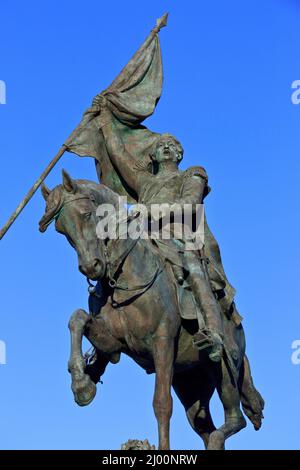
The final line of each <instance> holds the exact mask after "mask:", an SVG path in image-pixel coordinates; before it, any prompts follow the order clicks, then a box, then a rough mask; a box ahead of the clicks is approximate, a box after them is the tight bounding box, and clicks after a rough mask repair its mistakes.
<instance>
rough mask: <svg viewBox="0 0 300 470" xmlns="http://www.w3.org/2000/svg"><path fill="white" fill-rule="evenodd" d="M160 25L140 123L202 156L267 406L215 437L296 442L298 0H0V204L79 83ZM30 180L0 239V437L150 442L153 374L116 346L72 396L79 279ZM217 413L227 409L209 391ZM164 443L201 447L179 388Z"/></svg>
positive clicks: (25, 175)
mask: <svg viewBox="0 0 300 470" xmlns="http://www.w3.org/2000/svg"><path fill="white" fill-rule="evenodd" d="M165 11H169V12H170V17H169V25H168V27H167V28H165V29H163V30H162V31H161V34H160V36H161V45H162V52H163V61H164V73H165V82H164V91H163V96H162V98H161V101H160V103H159V106H158V108H157V110H156V113H155V115H154V116H153V117H152V118H151V119H150V120H148V122H147V125H148V126H149V127H150V128H151V129H153V130H155V131H158V132H163V131H168V132H171V133H173V134H175V135H176V136H177V137H178V138H179V139H180V140H181V141H182V144H183V146H184V148H185V159H184V162H183V168H185V167H187V166H190V165H198V164H200V165H202V166H204V167H205V168H206V170H207V172H208V175H209V178H210V185H211V186H212V192H211V194H210V195H209V197H208V198H207V200H206V207H207V208H206V211H207V216H208V219H209V222H210V225H211V227H212V229H213V231H214V233H215V235H216V237H217V239H218V241H219V243H220V245H221V249H222V254H223V260H224V264H225V267H226V270H227V273H228V277H229V279H230V280H231V281H232V283H233V284H234V285H235V287H236V288H237V291H238V295H237V303H238V306H239V309H240V311H241V313H242V314H243V316H244V327H245V330H246V335H247V351H248V356H249V358H250V361H251V364H252V372H253V376H254V379H255V383H256V385H257V387H258V388H259V390H260V391H261V393H262V394H263V396H264V398H265V400H266V410H265V422H264V425H263V428H262V429H261V431H259V432H257V433H256V432H255V431H254V430H253V428H252V426H251V425H250V423H249V425H248V427H247V428H246V429H245V430H244V431H242V432H240V433H239V434H238V435H236V436H234V437H232V438H231V439H229V440H228V441H227V448H228V449H295V448H299V442H300V436H299V433H300V430H299V421H300V412H299V389H300V365H298V366H296V365H293V364H292V362H291V354H292V349H291V343H292V341H294V340H295V339H300V299H299V263H300V256H299V246H298V243H299V240H300V234H299V231H300V223H299V207H298V205H299V186H300V184H299V176H300V171H299V170H300V163H299V162H300V159H299V155H300V140H299V132H300V130H299V129H300V105H298V106H295V105H293V104H292V103H291V93H292V90H291V84H292V82H293V81H294V80H297V79H300V35H299V22H300V4H299V1H296V0H294V1H293V0H265V1H261V0H251V1H250V0H244V1H243V2H241V1H238V0H235V1H234V0H229V1H226V2H224V1H222V0H216V1H214V2H204V1H196V0H194V1H185V2H171V1H158V0H152V1H151V2H140V1H136V0H134V1H130V2H123V1H120V0H114V1H111V2H104V1H90V0H87V1H85V2H82V1H80V2H79V1H78V0H72V1H71V0H65V1H56V0H52V1H45V2H37V1H33V0H28V1H27V2H21V1H20V0H17V1H15V2H2V3H1V7H0V17H1V27H0V65H1V66H0V80H4V81H5V82H6V85H7V104H6V105H0V133H1V134H0V136H1V138H0V153H1V167H0V168H1V186H0V204H1V206H0V207H1V211H0V222H1V225H2V224H4V222H5V221H6V219H7V217H8V216H9V215H10V213H11V212H12V210H13V209H14V208H15V206H16V205H17V203H19V201H20V200H21V199H22V197H23V196H24V194H25V193H26V191H27V189H28V188H29V187H30V186H31V184H32V183H33V181H34V180H35V179H36V178H37V176H38V175H39V174H40V172H41V171H42V170H43V168H44V167H45V166H46V164H47V163H48V162H49V160H50V159H51V158H52V157H53V156H54V154H55V153H56V151H57V150H58V148H59V146H60V145H61V143H63V142H64V140H65V139H66V137H67V136H68V135H69V133H70V132H71V131H72V129H73V128H74V127H75V125H76V124H77V123H78V121H79V120H80V118H81V114H82V112H83V111H84V110H85V109H86V108H87V106H88V105H89V104H90V101H91V99H92V97H93V96H94V95H95V94H96V93H98V92H99V91H101V90H102V89H104V88H105V87H106V86H107V85H109V84H110V82H111V81H112V80H113V79H114V78H115V76H116V74H117V73H118V72H119V71H120V69H121V68H122V66H123V65H124V64H125V63H126V62H127V61H128V59H129V58H130V57H131V55H132V54H133V53H134V52H135V51H136V49H137V48H138V47H139V45H140V44H141V42H142V41H143V40H144V38H145V37H146V35H147V34H148V32H149V31H150V29H151V28H152V27H153V26H154V24H155V20H156V18H157V17H159V16H161V15H162V14H163V13H164V12H165ZM62 167H64V168H65V169H67V170H68V171H69V172H70V173H71V174H72V176H73V177H77V178H78V177H82V178H89V179H95V178H96V176H95V172H94V164H93V161H92V160H90V159H80V158H78V157H76V156H73V155H71V154H70V155H65V156H64V157H63V159H62V161H61V163H60V164H59V165H58V166H57V167H56V168H55V170H54V171H53V172H52V174H51V175H50V176H49V177H48V179H47V183H48V185H49V186H50V187H53V186H55V185H57V184H58V183H60V181H61V168H62ZM43 211H44V201H43V199H42V197H41V195H40V194H39V193H38V194H36V195H35V197H34V198H33V200H32V201H31V202H30V204H29V206H28V207H27V208H26V210H25V211H24V213H23V214H22V216H21V217H20V218H19V220H18V221H17V222H16V223H15V225H14V226H13V228H12V229H11V230H10V231H9V233H8V234H7V235H6V237H5V238H4V239H3V240H2V241H1V242H0V257H1V258H0V259H1V274H0V276H1V283H0V289H1V316H0V340H3V341H5V342H6V347H7V364H6V365H0V448H2V449H35V448H36V449H37V448H38V449H46V448H47V449H77V448H82V449H89V448H96V449H109V448H111V449H118V448H120V445H121V443H123V442H124V441H126V440H127V439H128V438H139V439H143V438H145V437H147V438H148V439H149V440H150V441H151V442H153V443H156V442H157V436H156V421H155V418H154V414H153V411H152V405H151V403H152V395H153V383H154V377H153V376H147V375H146V374H145V373H144V372H143V370H142V369H139V368H138V366H137V365H135V364H134V363H133V362H132V361H131V360H129V359H127V358H126V357H123V358H122V360H121V362H120V363H119V364H118V365H115V366H109V367H108V369H107V371H106V373H105V375H104V377H103V381H104V384H103V385H99V387H98V395H97V397H96V399H95V400H94V402H93V403H92V404H91V405H90V406H89V407H87V408H79V407H78V406H77V405H75V403H74V402H73V396H72V393H71V390H70V377H69V374H68V372H67V360H68V355H69V334H68V329H67V323H68V319H69V317H70V315H71V313H72V312H73V311H74V310H75V309H76V308H78V307H86V304H87V290H86V280H85V279H84V277H83V276H82V275H81V274H80V273H79V272H77V259H76V254H75V252H73V251H72V249H71V247H69V246H68V245H67V243H66V241H65V240H64V238H63V237H61V236H60V235H58V234H56V233H55V231H54V229H53V227H52V228H51V229H50V230H49V231H48V232H47V233H46V234H44V235H42V234H40V233H39V232H38V220H39V219H40V217H41V215H42V213H43ZM213 415H214V417H215V421H216V423H217V424H221V423H222V409H221V407H220V405H219V403H218V400H217V399H214V401H213ZM171 442H172V447H173V448H175V449H184V448H189V449H198V448H202V441H200V439H199V438H198V437H197V435H196V434H194V432H193V431H192V430H191V428H190V427H189V425H188V423H187V421H186V417H185V414H184V411H183V408H182V407H181V405H180V404H179V403H178V401H177V400H176V399H175V406H174V414H173V418H172V431H171Z"/></svg>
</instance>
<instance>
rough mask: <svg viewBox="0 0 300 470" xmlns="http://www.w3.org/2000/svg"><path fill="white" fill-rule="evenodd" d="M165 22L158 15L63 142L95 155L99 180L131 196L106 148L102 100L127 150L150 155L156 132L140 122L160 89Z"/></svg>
mask: <svg viewBox="0 0 300 470" xmlns="http://www.w3.org/2000/svg"><path fill="white" fill-rule="evenodd" d="M166 24H167V14H166V15H164V16H162V17H161V18H159V19H158V20H157V22H156V26H155V28H154V29H153V30H152V31H151V33H150V34H149V36H148V37H147V39H146V40H145V42H144V43H143V44H142V46H141V47H140V48H139V50H138V51H137V52H136V53H135V55H134V56H133V57H132V59H131V60H130V61H129V62H128V64H127V65H126V66H125V67H124V68H123V70H122V71H121V72H120V74H119V75H118V76H117V78H116V79H115V80H114V81H113V82H112V83H111V85H110V86H109V87H108V88H106V89H105V90H104V91H102V92H101V93H100V94H98V95H97V96H96V97H95V98H94V100H93V104H92V106H91V107H90V108H89V109H87V111H86V112H85V113H84V115H83V118H82V120H81V122H80V124H79V125H78V126H77V128H76V129H75V130H74V131H73V133H72V134H71V135H70V137H69V138H68V139H67V141H66V142H65V146H66V149H67V150H68V151H69V152H72V153H75V154H77V155H79V156H81V157H85V156H90V157H94V158H95V159H96V162H97V172H98V176H99V178H100V180H101V183H103V184H105V185H107V186H108V187H110V188H111V189H112V190H114V191H116V192H117V193H118V194H120V195H127V196H128V197H129V200H131V201H132V200H134V199H135V195H134V194H133V193H131V192H130V189H129V188H128V187H127V186H126V183H125V182H124V181H123V180H122V178H121V177H120V175H119V174H118V173H117V170H116V169H115V168H114V167H113V165H112V163H111V160H110V157H109V154H108V152H107V149H106V146H105V141H104V138H103V134H102V131H101V125H100V112H101V100H103V99H105V100H106V105H107V106H108V108H109V109H110V110H111V112H112V115H113V119H114V125H115V126H116V127H117V129H118V131H119V135H120V136H121V138H122V140H123V142H124V145H125V147H126V149H127V151H128V152H129V153H130V154H131V155H132V156H133V157H135V158H136V159H137V160H139V161H141V160H145V159H148V158H149V151H150V148H151V147H152V145H153V144H154V142H155V140H156V139H157V136H158V134H156V133H154V132H151V131H150V130H149V129H147V128H146V127H144V126H142V125H141V123H142V122H143V121H144V120H145V119H146V118H147V117H149V116H150V115H151V114H152V113H153V112H154V110H155V107H156V105H157V103H158V101H159V98H160V96H161V92H162V82H163V70H162V60H161V50H160V43H159V37H158V32H159V31H160V29H161V28H162V27H163V26H165V25H166Z"/></svg>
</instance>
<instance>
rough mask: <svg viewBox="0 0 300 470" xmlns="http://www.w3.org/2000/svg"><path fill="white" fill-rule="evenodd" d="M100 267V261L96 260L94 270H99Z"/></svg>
mask: <svg viewBox="0 0 300 470" xmlns="http://www.w3.org/2000/svg"><path fill="white" fill-rule="evenodd" d="M100 265H101V261H100V259H98V258H95V260H94V268H99V266H100Z"/></svg>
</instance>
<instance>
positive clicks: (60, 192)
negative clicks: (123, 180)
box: [39, 179, 119, 232]
mask: <svg viewBox="0 0 300 470" xmlns="http://www.w3.org/2000/svg"><path fill="white" fill-rule="evenodd" d="M73 183H74V186H75V192H74V193H70V192H68V191H66V189H65V188H64V185H63V184H59V185H58V186H56V187H55V188H54V189H53V190H52V191H51V192H50V193H49V196H48V197H47V203H46V210H45V214H44V215H43V217H42V218H41V220H40V222H39V230H40V232H45V231H46V230H47V227H48V225H50V224H51V222H52V221H53V220H54V219H55V217H56V216H57V215H58V214H59V212H60V211H61V209H62V207H63V205H64V204H65V203H66V202H67V201H68V200H70V199H71V198H74V194H75V193H79V194H86V195H87V196H90V197H91V196H93V197H94V199H95V201H96V202H97V203H98V204H105V203H109V204H113V205H115V206H116V205H117V204H118V203H119V196H118V194H117V193H115V192H114V191H112V190H111V189H110V188H108V187H107V186H104V185H103V184H98V183H95V182H94V181H90V180H84V179H78V180H73Z"/></svg>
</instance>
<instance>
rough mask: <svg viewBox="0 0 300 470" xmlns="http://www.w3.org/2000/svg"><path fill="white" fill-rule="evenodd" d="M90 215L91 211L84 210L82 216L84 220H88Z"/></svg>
mask: <svg viewBox="0 0 300 470" xmlns="http://www.w3.org/2000/svg"><path fill="white" fill-rule="evenodd" d="M91 216H92V213H91V212H86V213H85V214H84V216H83V217H84V219H85V220H90V218H91Z"/></svg>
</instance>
